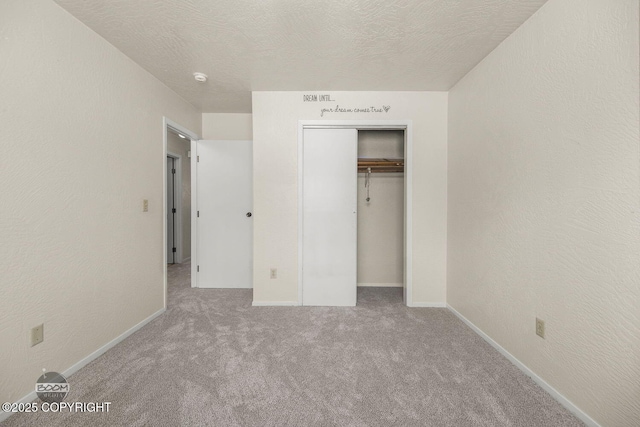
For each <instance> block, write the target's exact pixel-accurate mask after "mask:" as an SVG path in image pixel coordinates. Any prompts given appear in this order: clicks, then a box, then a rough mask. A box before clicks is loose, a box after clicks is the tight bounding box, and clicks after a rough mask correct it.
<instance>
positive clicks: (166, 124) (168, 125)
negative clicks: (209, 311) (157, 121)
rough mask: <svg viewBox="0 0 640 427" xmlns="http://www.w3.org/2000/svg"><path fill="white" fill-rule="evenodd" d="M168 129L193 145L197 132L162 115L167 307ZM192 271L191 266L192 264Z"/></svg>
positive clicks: (163, 239) (165, 296)
mask: <svg viewBox="0 0 640 427" xmlns="http://www.w3.org/2000/svg"><path fill="white" fill-rule="evenodd" d="M169 129H172V130H174V131H176V132H178V133H181V134H182V135H184V136H186V137H187V138H189V139H190V140H191V146H192V147H193V141H194V140H198V139H199V136H198V134H197V133H195V132H193V131H191V130H189V129H187V128H186V127H184V126H181V125H179V124H178V123H176V122H174V121H173V120H171V119H169V118H167V117H166V116H163V117H162V271H163V286H164V308H165V309H166V308H167V155H168V152H167V151H168V150H167V134H168V132H169ZM193 157H194V156H191V166H192V168H193ZM192 271H193V266H192Z"/></svg>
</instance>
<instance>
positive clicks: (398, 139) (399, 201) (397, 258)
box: [358, 130, 404, 286]
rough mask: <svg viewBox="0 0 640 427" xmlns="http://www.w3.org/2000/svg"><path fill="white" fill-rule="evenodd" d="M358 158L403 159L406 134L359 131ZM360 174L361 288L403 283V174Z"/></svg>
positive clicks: (359, 257)
mask: <svg viewBox="0 0 640 427" xmlns="http://www.w3.org/2000/svg"><path fill="white" fill-rule="evenodd" d="M358 157H369V158H372V157H373V158H403V157H404V132H402V131H379V130H378V131H359V132H358ZM365 175H366V174H364V173H361V174H358V285H359V286H363V285H369V286H375V285H378V286H390V285H396V286H402V283H403V282H404V174H401V173H392V174H389V173H372V174H371V178H370V183H371V185H370V187H369V190H370V191H369V195H370V198H371V200H370V201H369V202H367V201H366V198H367V190H366V188H365V186H364V184H365Z"/></svg>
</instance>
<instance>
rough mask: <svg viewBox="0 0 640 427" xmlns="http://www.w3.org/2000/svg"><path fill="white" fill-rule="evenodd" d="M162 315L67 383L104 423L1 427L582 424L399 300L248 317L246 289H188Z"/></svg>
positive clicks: (460, 327) (184, 270) (362, 296)
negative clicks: (103, 407) (103, 406)
mask: <svg viewBox="0 0 640 427" xmlns="http://www.w3.org/2000/svg"><path fill="white" fill-rule="evenodd" d="M189 268H190V267H189V265H188V264H183V265H176V266H171V267H170V268H169V282H170V286H169V307H168V310H167V312H166V313H165V314H163V315H162V316H160V317H159V318H157V319H156V320H154V321H153V322H151V323H150V324H149V325H147V326H146V327H144V328H142V329H141V330H140V331H138V332H136V333H135V334H133V335H132V336H131V337H129V338H128V339H126V340H125V341H123V342H122V343H120V344H119V345H117V346H116V347H114V348H113V349H112V350H110V351H108V352H107V353H105V354H104V355H103V356H101V357H99V358H98V359H96V360H95V361H93V362H92V363H91V364H89V365H87V366H86V367H85V368H83V369H81V370H80V371H78V372H77V373H76V374H75V375H73V376H71V377H70V378H69V383H70V384H71V387H72V389H71V393H70V394H69V396H67V398H66V401H81V402H102V401H110V402H112V403H111V407H110V411H109V413H85V414H68V413H67V414H51V413H48V414H45V413H41V412H40V413H36V414H16V415H14V416H12V417H11V418H9V419H8V420H7V421H5V423H3V424H2V425H3V426H6V427H9V426H27V425H28V426H32V425H47V426H89V425H90V426H181V425H182V426H191V425H193V426H296V427H302V426H438V427H439V426H456V427H463V426H491V427H493V426H523V427H524V426H526V427H529V426H545V427H546V426H555V427H559V426H582V425H583V424H582V423H581V422H580V421H579V420H577V419H576V418H575V417H573V416H572V415H571V414H570V413H569V412H568V411H567V410H565V409H564V408H563V407H562V406H560V404H558V403H557V402H556V401H555V400H553V399H552V398H551V397H550V396H549V395H548V394H547V393H545V392H544V391H543V390H542V389H541V388H540V387H538V386H537V385H536V384H535V383H534V382H533V381H532V380H531V379H530V378H528V377H527V376H525V375H524V374H523V373H521V372H520V371H519V370H518V369H517V368H516V367H515V366H513V365H512V364H511V363H510V362H509V361H507V360H506V359H505V358H504V357H502V356H501V355H500V354H499V353H498V352H496V351H495V350H494V349H493V348H491V347H490V346H489V345H488V344H486V343H485V342H484V341H483V340H482V339H481V338H480V337H479V336H477V335H476V334H475V333H474V332H473V331H471V330H470V329H469V328H468V327H467V326H466V325H464V324H463V323H462V322H461V321H460V320H458V319H457V318H456V317H455V316H454V315H453V314H451V313H450V312H449V311H448V310H446V309H433V308H411V309H409V308H407V307H404V306H403V305H402V294H401V292H402V289H399V288H363V289H360V290H359V292H358V306H357V307H355V308H339V307H322V308H315V307H251V290H211V289H202V290H201V289H191V288H190V287H189Z"/></svg>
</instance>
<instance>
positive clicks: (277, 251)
mask: <svg viewBox="0 0 640 427" xmlns="http://www.w3.org/2000/svg"><path fill="white" fill-rule="evenodd" d="M304 94H306V92H305V93H303V92H254V93H253V138H254V139H253V142H254V143H253V182H254V189H253V191H254V192H253V198H254V200H253V202H254V214H255V216H254V223H253V225H254V232H253V233H254V234H253V242H254V264H253V265H254V270H253V271H254V278H253V285H254V286H253V289H254V293H253V297H254V301H257V302H297V301H298V166H297V165H298V120H322V119H324V120H356V119H360V120H393V119H395V120H412V121H413V161H414V162H415V168H414V175H413V183H414V184H413V218H414V223H413V236H412V237H413V259H414V263H413V302H415V303H444V301H445V293H446V292H445V281H446V239H447V235H446V227H447V224H446V217H447V212H446V205H447V194H446V191H447V183H446V175H447V171H446V166H447V158H446V156H447V93H446V92H331V93H330V99H332V100H334V101H335V102H320V99H321V98H320V97H318V101H317V102H315V101H312V102H303V95H304ZM311 94H317V93H316V92H311ZM336 105H339V106H341V108H351V109H355V108H364V109H366V108H369V107H371V106H375V107H377V108H379V109H380V110H382V106H383V105H384V106H388V107H390V108H389V109H388V111H387V112H384V110H382V112H369V113H367V112H355V111H353V112H351V113H349V112H344V113H331V112H326V113H325V114H324V116H321V114H322V113H321V110H322V109H323V108H335V107H336ZM272 267H276V268H278V279H277V280H272V279H269V269H270V268H272Z"/></svg>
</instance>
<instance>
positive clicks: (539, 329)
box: [536, 317, 544, 338]
mask: <svg viewBox="0 0 640 427" xmlns="http://www.w3.org/2000/svg"><path fill="white" fill-rule="evenodd" d="M536 335H538V336H539V337H540V338H544V320H542V319H538V318H537V317H536Z"/></svg>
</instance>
